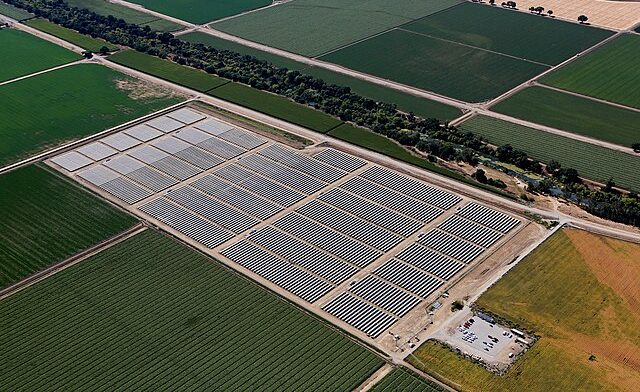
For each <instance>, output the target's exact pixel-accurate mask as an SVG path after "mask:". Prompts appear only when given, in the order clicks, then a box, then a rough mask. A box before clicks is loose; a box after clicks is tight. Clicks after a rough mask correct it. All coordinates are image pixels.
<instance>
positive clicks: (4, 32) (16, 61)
mask: <svg viewBox="0 0 640 392" xmlns="http://www.w3.org/2000/svg"><path fill="white" fill-rule="evenodd" d="M0 48H2V56H6V57H5V58H6V59H11V61H3V62H2V66H0V82H3V81H5V80H10V79H14V78H17V77H20V76H25V75H29V74H32V73H34V72H38V71H44V70H45V69H48V68H53V67H55V66H58V65H62V64H65V63H70V62H72V61H75V60H79V59H81V58H82V57H81V56H80V55H79V54H76V53H73V52H71V51H69V50H67V49H64V48H62V47H60V46H58V45H55V44H52V43H51V42H48V41H45V40H43V39H40V38H38V37H36V36H33V35H31V34H29V33H25V32H24V31H20V30H15V29H1V30H0Z"/></svg>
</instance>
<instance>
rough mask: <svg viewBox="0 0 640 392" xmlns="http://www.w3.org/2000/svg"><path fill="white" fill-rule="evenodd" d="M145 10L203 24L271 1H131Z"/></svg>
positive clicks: (265, 4)
mask: <svg viewBox="0 0 640 392" xmlns="http://www.w3.org/2000/svg"><path fill="white" fill-rule="evenodd" d="M131 2H132V3H136V4H140V5H142V6H144V7H145V8H148V9H150V10H154V11H157V12H160V13H162V14H165V15H170V16H173V17H176V18H178V19H182V20H186V21H188V22H191V23H196V24H203V23H207V22H211V21H214V20H216V19H221V18H225V17H228V16H232V15H235V14H239V13H241V12H245V11H250V10H253V9H256V8H260V7H265V6H267V5H270V4H271V0H217V1H215V2H211V1H207V0H177V1H176V0H174V1H166V0H132V1H131Z"/></svg>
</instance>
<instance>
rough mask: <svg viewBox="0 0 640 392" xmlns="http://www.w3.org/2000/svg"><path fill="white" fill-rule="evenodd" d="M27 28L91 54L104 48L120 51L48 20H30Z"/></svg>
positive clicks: (99, 40)
mask: <svg viewBox="0 0 640 392" xmlns="http://www.w3.org/2000/svg"><path fill="white" fill-rule="evenodd" d="M25 24H26V25H27V26H30V27H33V28H34V29H38V30H40V31H42V32H45V33H47V34H51V35H53V36H54V37H58V38H60V39H62V40H65V41H67V42H71V43H72V44H74V45H77V46H79V47H81V48H83V49H85V50H89V51H91V52H99V51H100V49H101V48H102V47H103V46H106V47H107V48H109V51H110V52H112V51H115V50H118V47H117V46H116V45H113V44H110V43H108V42H107V41H103V40H101V39H98V38H92V37H90V36H88V35H84V34H80V33H78V32H77V31H75V30H71V29H68V28H66V27H62V26H60V25H57V24H55V23H52V22H49V21H48V20H46V19H42V18H36V19H30V20H28V21H26V22H25Z"/></svg>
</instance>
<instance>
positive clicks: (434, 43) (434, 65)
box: [321, 30, 548, 102]
mask: <svg viewBox="0 0 640 392" xmlns="http://www.w3.org/2000/svg"><path fill="white" fill-rule="evenodd" d="M321 59H322V60H325V61H329V62H333V63H337V64H340V65H344V66H346V67H348V68H352V69H355V70H357V71H361V72H365V73H369V74H372V75H376V76H379V77H382V78H385V79H391V80H394V81H396V82H400V83H404V84H408V85H411V86H415V87H418V88H422V89H425V90H430V91H434V92H436V93H439V94H443V95H447V96H450V97H453V98H457V99H460V100H463V101H468V102H479V101H484V100H487V99H490V98H494V97H496V96H498V95H500V94H501V93H504V92H506V91H508V90H509V89H511V88H513V87H515V86H517V85H519V84H521V83H523V82H524V81H526V80H528V79H530V78H532V77H534V76H536V75H537V74H539V73H541V72H543V71H545V70H546V69H548V67H546V66H544V65H540V64H536V63H532V62H529V61H525V60H519V59H515V58H511V57H505V56H502V55H500V54H496V53H493V52H489V51H486V50H483V49H475V48H471V47H468V46H462V45H459V44H457V43H453V42H448V41H444V40H441V39H436V38H431V37H427V36H424V35H420V34H417V33H412V32H409V31H404V30H391V31H389V32H387V33H385V34H382V35H378V36H376V37H373V38H370V39H368V40H366V41H362V42H359V43H357V44H354V45H352V46H349V47H347V48H345V49H342V50H339V51H337V52H333V53H330V54H328V55H326V56H323V57H322V58H321Z"/></svg>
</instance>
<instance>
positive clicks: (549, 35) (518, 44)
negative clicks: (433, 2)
mask: <svg viewBox="0 0 640 392" xmlns="http://www.w3.org/2000/svg"><path fill="white" fill-rule="evenodd" d="M401 28H402V29H406V30H409V31H413V32H416V33H420V34H425V35H428V36H430V37H436V38H441V39H444V40H449V41H454V42H458V43H461V44H464V45H471V46H473V47H476V48H481V49H487V50H492V51H496V52H499V53H503V54H505V55H509V56H514V57H518V58H522V59H525V60H529V61H536V62H540V63H543V64H546V65H555V64H558V63H561V62H562V61H564V60H566V59H568V58H569V57H571V56H573V55H574V54H576V53H578V52H581V51H583V50H585V49H587V48H589V47H591V46H593V45H595V44H596V43H598V42H600V41H602V40H603V39H605V38H607V37H610V36H611V35H613V32H611V31H607V30H602V29H597V28H590V27H585V26H580V25H578V24H576V23H569V22H563V21H560V20H554V19H550V18H540V17H535V16H531V15H527V14H525V13H521V12H513V11H510V10H505V9H502V8H500V7H484V6H479V5H478V4H472V3H468V2H467V3H464V4H461V5H459V6H456V7H452V8H449V9H447V10H445V11H442V12H439V13H437V14H435V15H431V16H429V17H426V18H422V19H419V20H417V21H415V22H412V23H408V24H406V25H404V26H402V27H401ZM507 31H508V34H505V32H507Z"/></svg>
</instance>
